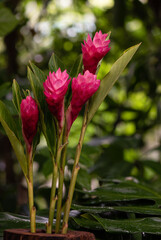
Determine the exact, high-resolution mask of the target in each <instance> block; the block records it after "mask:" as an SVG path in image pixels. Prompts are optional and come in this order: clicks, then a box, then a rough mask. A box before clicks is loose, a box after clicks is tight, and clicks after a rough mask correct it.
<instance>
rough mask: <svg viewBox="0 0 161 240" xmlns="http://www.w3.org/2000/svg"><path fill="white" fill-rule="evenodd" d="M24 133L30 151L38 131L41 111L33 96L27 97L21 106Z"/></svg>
mask: <svg viewBox="0 0 161 240" xmlns="http://www.w3.org/2000/svg"><path fill="white" fill-rule="evenodd" d="M20 112H21V120H22V133H23V137H24V140H25V142H26V145H27V148H28V151H30V149H31V145H32V141H33V138H34V136H35V134H36V131H37V123H38V119H39V110H38V106H37V103H36V102H35V100H34V99H33V98H32V97H31V96H27V97H26V99H23V100H22V101H21V104H20Z"/></svg>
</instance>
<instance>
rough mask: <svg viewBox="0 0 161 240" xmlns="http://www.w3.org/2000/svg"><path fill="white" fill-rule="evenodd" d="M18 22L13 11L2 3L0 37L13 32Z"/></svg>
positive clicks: (0, 5) (0, 9) (0, 8)
mask: <svg viewBox="0 0 161 240" xmlns="http://www.w3.org/2000/svg"><path fill="white" fill-rule="evenodd" d="M17 24H18V21H17V19H16V18H15V16H14V15H13V14H12V12H11V11H10V10H9V9H8V8H6V7H4V6H3V5H2V4H0V37H4V36H5V35H7V34H8V33H9V32H11V31H12V30H13V29H14V28H15V27H16V26H17Z"/></svg>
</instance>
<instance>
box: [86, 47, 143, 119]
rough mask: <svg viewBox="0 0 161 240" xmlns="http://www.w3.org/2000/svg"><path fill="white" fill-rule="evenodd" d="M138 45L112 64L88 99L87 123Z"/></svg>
mask: <svg viewBox="0 0 161 240" xmlns="http://www.w3.org/2000/svg"><path fill="white" fill-rule="evenodd" d="M139 46H140V44H137V45H135V46H133V47H131V48H129V49H127V50H126V51H125V52H124V53H123V55H122V56H121V57H120V58H119V59H118V60H117V61H116V62H115V63H114V64H113V66H112V68H111V70H110V72H109V73H107V75H106V76H105V77H104V78H103V79H102V81H101V84H100V87H99V89H98V91H97V92H96V93H95V94H94V95H93V97H92V98H91V99H90V105H89V111H88V121H87V123H89V122H90V121H91V119H92V117H93V116H94V114H95V112H96V111H97V109H98V108H99V106H100V105H101V103H102V102H103V100H104V99H105V97H106V96H107V94H108V93H109V91H110V90H111V88H112V86H113V85H114V83H115V82H116V81H117V79H118V78H119V76H120V75H121V73H122V72H123V70H124V69H125V67H126V66H127V64H128V63H129V61H130V60H131V58H132V57H133V55H134V54H135V52H136V51H137V49H138V48H139Z"/></svg>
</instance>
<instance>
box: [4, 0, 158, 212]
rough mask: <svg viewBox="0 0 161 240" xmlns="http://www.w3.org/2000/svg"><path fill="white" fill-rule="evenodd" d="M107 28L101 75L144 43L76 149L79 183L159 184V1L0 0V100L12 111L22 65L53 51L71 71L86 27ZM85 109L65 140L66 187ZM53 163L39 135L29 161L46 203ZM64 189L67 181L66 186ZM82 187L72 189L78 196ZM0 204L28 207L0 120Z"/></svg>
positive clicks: (40, 202)
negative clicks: (130, 180) (78, 150)
mask: <svg viewBox="0 0 161 240" xmlns="http://www.w3.org/2000/svg"><path fill="white" fill-rule="evenodd" d="M99 30H101V31H102V32H103V33H107V32H110V31H111V36H110V39H111V43H110V46H111V50H110V52H109V53H108V54H107V56H106V57H105V58H104V59H103V62H102V65H101V68H100V70H99V73H98V78H100V79H102V78H103V76H104V75H105V74H106V73H107V72H108V71H109V70H110V68H111V66H112V64H113V63H114V62H115V61H116V60H117V58H119V57H120V56H121V54H122V53H123V51H124V50H125V49H127V48H129V47H130V46H132V45H135V44H137V43H139V42H142V45H141V46H140V48H139V50H138V52H137V53H136V54H135V56H134V57H133V59H132V61H131V62H130V64H129V65H128V67H127V68H126V69H125V71H124V72H123V74H122V76H121V77H120V78H119V80H118V82H117V83H116V84H115V85H114V87H113V88H112V90H111V91H110V93H109V95H108V97H107V98H106V99H105V101H104V102H103V103H102V105H101V106H100V108H99V110H98V111H97V113H96V115H95V117H94V118H93V120H92V122H91V124H90V125H89V127H88V130H87V133H86V137H85V144H84V147H83V151H82V155H81V160H80V161H81V170H80V172H79V176H78V180H77V186H76V187H77V188H78V189H87V190H90V189H91V188H95V187H97V186H99V179H100V178H105V179H112V178H115V179H117V178H121V179H124V178H133V179H135V178H136V179H139V180H140V181H145V182H148V183H150V184H151V185H152V186H153V187H154V188H156V189H158V190H159V189H161V125H160V123H161V1H160V0H155V1H153V0H122V1H120V0H99V1H98V0H79V1H76V0H65V1H63V0H55V1H54V0H44V1H41V0H37V1H36V0H35V1H34V0H22V1H21V0H15V1H13V0H6V1H3V0H1V1H0V99H1V100H2V101H4V102H5V103H6V104H7V106H8V108H9V110H10V111H11V113H12V114H13V115H14V114H15V110H14V107H13V103H12V101H11V100H12V91H11V86H12V81H13V78H15V79H16V80H17V81H18V83H19V84H20V86H21V88H22V89H26V88H28V89H30V86H29V82H28V80H27V65H28V62H29V60H31V61H33V62H34V63H35V64H36V65H37V66H38V67H39V68H41V69H42V70H43V71H45V72H46V73H47V72H48V61H49V58H50V56H51V54H52V53H53V52H54V53H55V54H56V55H57V56H58V57H59V58H60V59H61V61H62V62H63V63H64V64H65V65H66V67H67V69H68V70H70V68H71V67H72V65H73V63H74V61H75V60H76V59H77V57H78V56H79V54H81V43H82V42H83V40H85V39H86V37H87V34H88V33H89V34H90V35H91V36H93V35H94V33H95V32H96V31H99ZM81 121H82V113H81V114H80V116H79V117H78V119H77V120H76V122H75V123H74V125H73V127H72V131H71V135H70V139H69V151H68V164H69V167H68V169H66V187H67V186H68V183H69V180H70V169H71V165H72V163H73V160H72V159H73V157H74V150H75V146H76V144H77V142H78V137H79V133H80V129H81ZM51 170H52V162H51V159H50V155H49V153H48V150H47V148H46V143H45V140H44V138H43V136H42V137H41V142H40V144H39V146H38V149H37V154H36V156H35V163H34V176H35V202H36V206H37V209H38V210H43V209H45V208H48V204H49V193H50V189H49V187H50V184H51ZM64 188H65V186H64ZM78 197H79V194H75V199H77V198H78ZM0 211H8V212H15V213H28V208H27V189H26V184H25V180H24V178H23V175H22V172H21V169H20V166H19V164H18V162H17V160H16V158H15V155H14V153H13V151H12V148H11V146H10V143H9V140H8V138H7V137H6V136H5V133H4V131H3V129H2V127H0Z"/></svg>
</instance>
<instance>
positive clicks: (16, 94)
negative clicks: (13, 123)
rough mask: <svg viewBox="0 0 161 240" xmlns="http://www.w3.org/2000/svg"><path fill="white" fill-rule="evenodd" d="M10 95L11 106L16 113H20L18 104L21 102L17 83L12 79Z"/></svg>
mask: <svg viewBox="0 0 161 240" xmlns="http://www.w3.org/2000/svg"><path fill="white" fill-rule="evenodd" d="M12 94H13V99H12V101H13V104H14V106H15V108H16V110H17V112H18V113H20V104H21V101H22V97H21V92H20V87H19V85H18V83H17V81H16V80H15V79H14V80H13V84H12Z"/></svg>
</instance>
